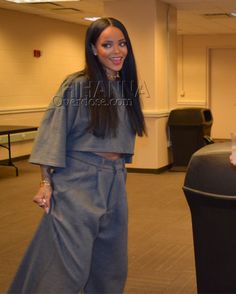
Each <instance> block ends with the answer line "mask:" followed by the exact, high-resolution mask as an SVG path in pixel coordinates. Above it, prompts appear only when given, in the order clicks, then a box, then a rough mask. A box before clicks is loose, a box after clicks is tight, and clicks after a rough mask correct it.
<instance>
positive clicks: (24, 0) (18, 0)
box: [6, 0, 80, 3]
mask: <svg viewBox="0 0 236 294" xmlns="http://www.w3.org/2000/svg"><path fill="white" fill-rule="evenodd" d="M6 1H8V2H14V3H48V2H69V1H78V2H79V1H80V0H6Z"/></svg>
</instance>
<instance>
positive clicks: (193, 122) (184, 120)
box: [168, 107, 213, 170]
mask: <svg viewBox="0 0 236 294" xmlns="http://www.w3.org/2000/svg"><path fill="white" fill-rule="evenodd" d="M212 123H213V118H212V114H211V111H210V109H208V108H197V107H194V108H179V109H174V110H172V111H171V112H170V115H169V118H168V126H169V135H170V141H171V147H172V155H173V166H172V170H186V167H187V165H188V163H189V160H190V158H191V156H192V155H193V153H194V152H195V151H197V150H198V149H200V148H201V147H203V146H205V145H206V144H209V143H212V140H211V138H210V134H211V126H212Z"/></svg>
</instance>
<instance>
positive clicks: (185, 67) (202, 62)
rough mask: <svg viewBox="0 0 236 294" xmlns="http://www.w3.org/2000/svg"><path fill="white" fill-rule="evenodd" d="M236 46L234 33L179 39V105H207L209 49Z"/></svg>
mask: <svg viewBox="0 0 236 294" xmlns="http://www.w3.org/2000/svg"><path fill="white" fill-rule="evenodd" d="M210 48H236V35H230V34H229V35H184V36H179V38H178V53H179V54H178V96H177V105H178V106H179V107H180V106H200V107H201V106H203V107H204V106H209V93H208V90H209V49H210Z"/></svg>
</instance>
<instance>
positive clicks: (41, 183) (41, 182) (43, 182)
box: [40, 180, 51, 187]
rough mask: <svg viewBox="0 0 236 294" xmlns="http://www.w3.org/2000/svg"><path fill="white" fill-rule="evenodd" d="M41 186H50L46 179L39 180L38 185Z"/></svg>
mask: <svg viewBox="0 0 236 294" xmlns="http://www.w3.org/2000/svg"><path fill="white" fill-rule="evenodd" d="M42 186H51V183H50V182H49V181H48V180H41V181H40V187H42Z"/></svg>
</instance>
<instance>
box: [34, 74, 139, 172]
mask: <svg viewBox="0 0 236 294" xmlns="http://www.w3.org/2000/svg"><path fill="white" fill-rule="evenodd" d="M114 83H118V84H117V85H118V86H119V87H118V86H117V85H114ZM110 86H111V89H112V91H111V96H112V97H111V101H113V100H115V101H116V102H117V103H116V104H115V105H116V107H117V110H118V118H119V124H118V128H117V134H116V136H115V137H113V136H111V135H110V136H107V137H105V138H101V137H97V136H95V135H93V133H92V132H88V126H89V122H90V113H89V105H88V104H87V99H86V95H87V94H86V87H87V86H86V78H85V76H84V75H80V74H79V73H78V74H77V75H76V74H74V75H71V76H69V77H68V78H67V79H66V80H65V81H64V83H62V85H61V87H60V88H59V90H58V91H57V93H56V95H55V96H54V97H53V99H52V102H51V104H50V105H49V107H48V109H47V111H46V112H45V115H44V117H43V120H42V122H41V125H40V128H39V131H38V134H37V137H36V140H35V142H34V147H33V150H32V153H31V156H30V162H31V163H36V164H42V165H48V166H52V167H65V166H66V156H67V155H70V153H71V152H74V151H85V152H88V151H89V152H116V153H122V154H123V155H124V158H125V161H126V162H127V163H130V162H132V156H133V153H134V144H135V133H134V131H133V130H132V127H131V124H130V121H129V116H128V112H127V109H126V105H125V102H127V100H128V98H127V97H122V95H123V94H122V90H121V89H120V88H121V86H120V84H119V82H118V81H117V82H114V81H113V83H111V85H110Z"/></svg>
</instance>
